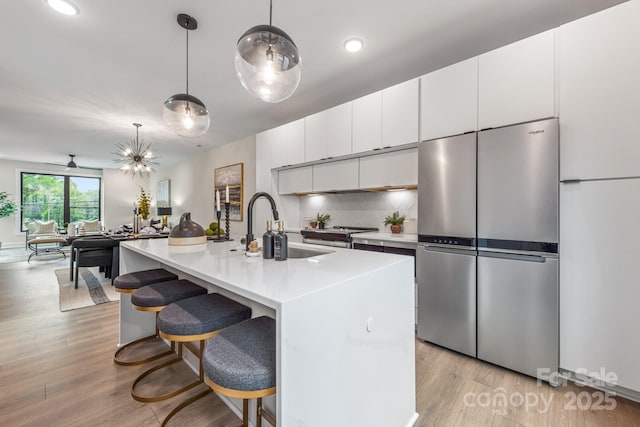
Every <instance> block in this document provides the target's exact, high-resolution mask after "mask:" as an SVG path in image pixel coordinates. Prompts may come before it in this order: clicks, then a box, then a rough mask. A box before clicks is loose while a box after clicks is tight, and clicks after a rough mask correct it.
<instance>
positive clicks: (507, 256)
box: [478, 251, 547, 263]
mask: <svg viewBox="0 0 640 427" xmlns="http://www.w3.org/2000/svg"><path fill="white" fill-rule="evenodd" d="M478 256H481V257H485V258H501V259H511V260H515V261H527V262H540V263H543V262H546V261H547V258H546V257H544V256H540V255H518V254H507V253H504V252H485V251H479V252H478Z"/></svg>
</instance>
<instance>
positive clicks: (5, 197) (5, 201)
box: [0, 191, 17, 248]
mask: <svg viewBox="0 0 640 427" xmlns="http://www.w3.org/2000/svg"><path fill="white" fill-rule="evenodd" d="M16 210H17V208H16V202H14V201H13V200H11V199H9V194H7V192H6V191H1V192H0V218H4V217H7V216H9V215H13V214H14V213H16ZM1 247H2V242H0V248H1Z"/></svg>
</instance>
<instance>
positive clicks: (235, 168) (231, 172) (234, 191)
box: [213, 163, 244, 221]
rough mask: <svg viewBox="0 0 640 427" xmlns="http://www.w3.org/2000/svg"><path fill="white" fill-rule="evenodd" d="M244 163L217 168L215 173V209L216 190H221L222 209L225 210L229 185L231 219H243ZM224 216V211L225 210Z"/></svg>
mask: <svg viewBox="0 0 640 427" xmlns="http://www.w3.org/2000/svg"><path fill="white" fill-rule="evenodd" d="M243 180H244V163H236V164H233V165H229V166H223V167H221V168H217V169H215V171H214V173H213V201H214V207H213V210H214V211H215V209H216V207H215V200H216V195H215V193H216V190H219V191H220V203H221V206H222V207H221V209H222V210H223V211H224V205H223V204H224V202H225V190H226V188H227V185H228V186H229V203H230V204H231V206H230V208H229V219H230V220H231V221H242V211H243V209H242V202H243V200H242V197H243V190H244V182H243ZM223 216H224V212H223Z"/></svg>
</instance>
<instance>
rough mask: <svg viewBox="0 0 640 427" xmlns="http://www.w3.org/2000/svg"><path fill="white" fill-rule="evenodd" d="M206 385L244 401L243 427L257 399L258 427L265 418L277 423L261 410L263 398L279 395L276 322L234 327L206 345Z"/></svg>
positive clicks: (262, 319) (264, 319)
mask: <svg viewBox="0 0 640 427" xmlns="http://www.w3.org/2000/svg"><path fill="white" fill-rule="evenodd" d="M203 364H204V372H205V375H206V377H205V381H206V383H207V384H208V385H209V387H211V388H212V389H213V391H215V392H217V393H220V394H222V395H224V396H228V397H233V398H240V399H243V402H242V426H241V427H247V426H248V425H249V414H248V413H249V399H254V398H257V399H258V405H257V409H256V427H261V426H262V417H264V418H265V419H266V420H267V421H269V423H270V424H271V425H272V426H274V427H275V425H276V420H275V418H274V417H273V415H271V414H269V413H268V412H266V411H265V410H264V409H263V408H262V398H263V397H266V396H270V395H272V394H274V393H275V392H276V322H275V320H273V319H271V318H270V317H266V316H262V317H256V318H254V319H251V320H247V321H246V322H242V323H239V324H237V325H234V326H231V327H229V328H227V329H225V330H223V331H221V332H220V333H219V334H218V335H216V336H215V337H213V338H211V339H210V340H209V341H207V346H206V349H205V353H204V361H203Z"/></svg>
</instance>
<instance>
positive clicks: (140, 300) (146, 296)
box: [131, 279, 207, 311]
mask: <svg viewBox="0 0 640 427" xmlns="http://www.w3.org/2000/svg"><path fill="white" fill-rule="evenodd" d="M206 293H207V290H206V289H205V288H203V287H202V286H198V285H196V284H195V283H192V282H190V281H188V280H185V279H178V280H168V281H165V282H159V283H153V284H151V285H147V286H143V287H141V288H140V289H137V290H136V291H135V292H134V293H133V295H131V303H132V304H133V305H134V306H135V307H136V309H138V310H141V311H160V309H159V308H162V307H165V306H167V305H169V304H171V303H172V302H176V301H180V300H183V299H186V298H191V297H194V296H196V295H204V294H206Z"/></svg>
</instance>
